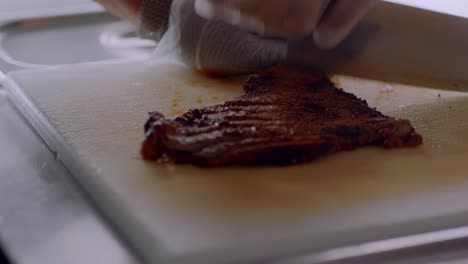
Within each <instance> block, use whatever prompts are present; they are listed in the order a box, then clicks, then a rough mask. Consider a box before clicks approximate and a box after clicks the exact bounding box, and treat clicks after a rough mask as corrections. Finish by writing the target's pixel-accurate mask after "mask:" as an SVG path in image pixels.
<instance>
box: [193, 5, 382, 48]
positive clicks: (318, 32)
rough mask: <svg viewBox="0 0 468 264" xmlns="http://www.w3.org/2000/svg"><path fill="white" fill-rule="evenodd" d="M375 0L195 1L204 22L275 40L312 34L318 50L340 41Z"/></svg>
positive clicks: (332, 45) (330, 46)
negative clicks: (219, 20)
mask: <svg viewBox="0 0 468 264" xmlns="http://www.w3.org/2000/svg"><path fill="white" fill-rule="evenodd" d="M375 2H376V0H270V1H265V0H196V3H195V9H196V11H197V13H198V14H199V15H201V16H203V17H204V18H207V19H221V20H223V21H225V22H226V23H228V24H231V25H235V26H239V27H241V28H244V29H247V30H250V31H253V32H256V33H258V34H260V35H263V36H269V37H278V38H286V39H291V38H301V37H306V36H309V35H313V37H314V40H315V43H316V45H317V46H318V47H320V48H332V47H334V46H336V45H337V44H338V43H339V42H341V41H342V40H343V39H344V38H345V37H346V36H347V35H348V33H349V32H350V31H351V30H352V28H353V27H354V26H355V25H356V24H357V23H358V22H359V20H360V19H361V18H362V17H363V16H364V14H365V13H366V12H367V11H368V9H370V8H371V6H372V5H373V4H374V3H375Z"/></svg>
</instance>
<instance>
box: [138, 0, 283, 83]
mask: <svg viewBox="0 0 468 264" xmlns="http://www.w3.org/2000/svg"><path fill="white" fill-rule="evenodd" d="M146 1H154V0H144V1H143V6H145V2H146ZM144 9H145V7H144ZM147 12H150V13H151V10H147ZM143 16H144V15H143ZM148 17H149V16H148ZM153 17H157V16H153ZM143 22H144V23H145V24H147V23H151V21H143ZM168 54H175V55H177V56H178V57H179V58H180V59H181V60H182V61H183V62H184V63H185V64H188V65H189V66H191V67H193V68H195V69H197V70H201V71H204V72H208V73H214V74H239V73H248V72H253V71H257V70H260V69H262V68H264V67H268V66H270V65H273V64H276V63H279V62H281V61H282V60H284V59H285V58H286V55H287V43H286V41H284V40H279V39H269V38H264V37H261V36H258V35H256V34H252V33H251V32H248V31H246V30H242V29H239V28H238V27H236V26H233V25H229V24H226V23H224V22H222V21H219V20H207V19H205V18H202V17H200V16H199V15H197V13H196V12H195V0H173V1H172V7H171V14H170V21H169V28H168V31H167V32H166V34H165V35H164V37H163V38H162V39H161V41H159V43H158V47H157V49H156V57H157V56H168Z"/></svg>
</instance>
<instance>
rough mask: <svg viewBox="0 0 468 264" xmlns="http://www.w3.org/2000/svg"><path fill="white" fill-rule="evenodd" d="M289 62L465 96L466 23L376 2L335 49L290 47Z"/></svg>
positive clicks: (309, 44)
mask: <svg viewBox="0 0 468 264" xmlns="http://www.w3.org/2000/svg"><path fill="white" fill-rule="evenodd" d="M288 63H290V64H299V65H305V66H309V67H316V68H319V69H321V70H325V71H327V72H334V73H338V74H344V75H353V76H358V77H363V78H368V79H377V80H382V81H387V82H398V83H405V84H410V85H416V86H423V87H428V88H437V89H443V90H454V91H464V92H468V19H467V18H464V17H457V16H452V15H447V14H443V13H438V12H433V11H429V10H424V9H419V8H415V7H410V6H405V5H399V4H395V3H389V2H384V1H378V3H377V4H376V5H375V7H374V8H373V9H372V10H371V11H370V12H369V13H368V15H367V16H366V17H365V18H364V19H363V20H362V21H361V22H360V24H359V25H358V26H357V27H356V28H355V29H354V30H353V32H352V33H351V34H350V35H349V36H348V37H347V38H346V39H345V40H344V41H343V42H342V43H341V44H340V45H339V46H338V47H336V48H335V49H332V50H327V51H324V50H320V49H318V48H316V47H314V44H313V41H312V40H311V39H302V40H296V41H291V42H290V43H289V51H288Z"/></svg>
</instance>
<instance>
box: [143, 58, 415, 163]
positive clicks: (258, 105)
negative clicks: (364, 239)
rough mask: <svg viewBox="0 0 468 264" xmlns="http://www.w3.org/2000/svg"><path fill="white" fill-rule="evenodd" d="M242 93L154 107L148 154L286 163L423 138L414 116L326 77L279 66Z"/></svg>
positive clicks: (185, 160)
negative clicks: (371, 102)
mask: <svg viewBox="0 0 468 264" xmlns="http://www.w3.org/2000/svg"><path fill="white" fill-rule="evenodd" d="M243 89H244V94H243V95H241V96H239V97H237V98H235V99H233V100H232V101H227V102H225V103H224V104H220V105H215V106H210V107H204V108H200V109H192V110H189V111H187V112H186V113H184V114H182V115H180V116H178V117H176V118H175V119H167V118H165V117H164V116H163V115H162V114H161V113H158V112H153V113H150V116H149V119H148V121H147V122H146V124H145V131H146V140H145V141H144V142H143V146H142V149H141V153H142V155H143V158H144V159H147V160H155V161H159V162H173V163H193V164H196V165H199V166H223V165H287V164H294V163H300V162H306V161H311V160H313V159H315V158H317V157H318V156H322V155H325V154H330V153H334V152H338V151H343V150H353V149H356V148H359V147H363V146H367V145H381V146H383V147H385V148H397V147H413V146H417V145H420V144H422V137H421V136H420V135H419V134H417V133H415V131H414V128H413V127H412V126H411V124H410V122H409V121H408V120H396V119H394V118H391V117H388V116H385V115H383V114H382V113H380V112H379V111H377V110H375V109H372V108H370V107H369V106H368V105H367V102H366V101H364V100H361V99H359V98H357V97H356V96H355V95H353V94H350V93H347V92H344V91H343V90H341V89H339V88H336V87H334V85H333V84H332V83H331V82H330V80H329V79H328V78H326V77H324V76H323V75H320V74H314V73H310V72H306V71H302V70H298V69H292V68H287V67H282V66H276V67H273V68H270V69H268V70H265V71H263V72H261V73H259V74H254V75H252V76H250V77H249V79H248V80H247V81H246V82H245V84H244V85H243Z"/></svg>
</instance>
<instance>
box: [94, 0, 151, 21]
mask: <svg viewBox="0 0 468 264" xmlns="http://www.w3.org/2000/svg"><path fill="white" fill-rule="evenodd" d="M141 1H142V0H96V2H98V3H100V4H101V5H102V6H104V8H106V9H107V10H108V11H109V12H111V13H112V14H114V15H116V16H118V17H121V18H124V19H127V20H128V21H130V22H132V23H134V24H136V23H137V22H138V12H139V10H140V6H141Z"/></svg>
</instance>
